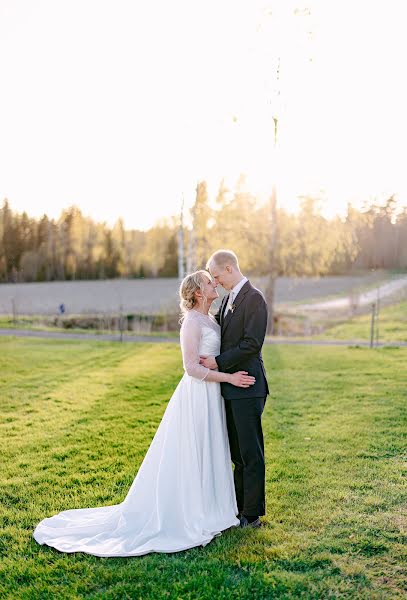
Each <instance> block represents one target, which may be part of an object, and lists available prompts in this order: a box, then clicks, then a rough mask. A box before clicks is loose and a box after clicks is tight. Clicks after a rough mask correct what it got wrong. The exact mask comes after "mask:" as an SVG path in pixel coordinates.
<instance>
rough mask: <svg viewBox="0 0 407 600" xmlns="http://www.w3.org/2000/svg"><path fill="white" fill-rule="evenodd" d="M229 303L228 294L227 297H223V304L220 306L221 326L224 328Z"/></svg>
mask: <svg viewBox="0 0 407 600" xmlns="http://www.w3.org/2000/svg"><path fill="white" fill-rule="evenodd" d="M228 302H229V294H226V296H223V298H222V302H221V305H220V326H221V327H223V323H224V322H225V310H226V306H227V304H228Z"/></svg>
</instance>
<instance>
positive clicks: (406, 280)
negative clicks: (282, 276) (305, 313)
mask: <svg viewBox="0 0 407 600" xmlns="http://www.w3.org/2000/svg"><path fill="white" fill-rule="evenodd" d="M404 288H407V276H406V277H400V278H398V279H395V280H393V281H389V282H388V283H383V284H382V285H380V286H379V287H378V288H373V289H371V290H368V291H366V292H361V293H360V294H359V295H357V304H358V306H366V305H368V304H372V303H373V302H376V301H377V296H378V295H379V298H385V297H386V296H391V295H392V294H395V293H396V292H399V291H401V290H402V289H404ZM354 299H355V298H352V300H354ZM350 302H351V298H350V297H349V296H346V297H343V298H336V299H333V300H326V301H324V302H315V303H310V304H301V305H300V306H299V308H300V309H303V310H335V309H336V310H338V309H344V308H349V305H350Z"/></svg>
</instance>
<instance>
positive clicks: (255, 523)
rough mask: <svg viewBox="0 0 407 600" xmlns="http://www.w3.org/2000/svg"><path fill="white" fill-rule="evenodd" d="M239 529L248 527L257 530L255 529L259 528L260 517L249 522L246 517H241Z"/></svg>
mask: <svg viewBox="0 0 407 600" xmlns="http://www.w3.org/2000/svg"><path fill="white" fill-rule="evenodd" d="M240 527H250V528H252V529H257V527H261V521H260V517H257V518H255V519H254V520H252V519H250V521H248V519H247V517H245V516H244V515H242V516H241V518H240Z"/></svg>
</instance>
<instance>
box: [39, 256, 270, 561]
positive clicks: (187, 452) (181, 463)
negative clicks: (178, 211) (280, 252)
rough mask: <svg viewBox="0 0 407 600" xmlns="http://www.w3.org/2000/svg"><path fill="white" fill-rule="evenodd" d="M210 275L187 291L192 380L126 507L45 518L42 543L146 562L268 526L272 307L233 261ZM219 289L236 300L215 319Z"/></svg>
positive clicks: (218, 260)
mask: <svg viewBox="0 0 407 600" xmlns="http://www.w3.org/2000/svg"><path fill="white" fill-rule="evenodd" d="M207 269H208V271H196V272H195V273H192V274H190V275H187V276H186V277H185V279H184V280H183V282H182V283H181V287H180V300H181V302H180V306H181V310H182V313H183V318H182V325H181V350H182V358H183V364H184V369H185V373H184V376H183V377H182V379H181V381H180V382H179V384H178V386H177V388H176V389H175V392H174V394H173V395H172V397H171V399H170V401H169V403H168V406H167V408H166V411H165V413H164V416H163V418H162V421H161V423H160V425H159V427H158V429H157V432H156V434H155V436H154V439H153V441H152V442H151V445H150V447H149V449H148V451H147V454H146V456H145V457H144V460H143V463H142V465H141V466H140V469H139V471H138V473H137V475H136V478H135V479H134V481H133V483H132V485H131V487H130V490H129V491H128V493H127V496H126V498H125V499H124V500H123V502H122V503H120V504H116V505H112V506H105V507H98V508H83V509H74V510H65V511H63V512H61V513H59V514H57V515H55V516H53V517H51V518H47V519H44V520H43V521H41V522H40V523H39V524H38V525H37V527H36V529H35V531H34V538H35V539H36V541H37V542H38V543H39V544H47V545H49V546H52V547H54V548H56V549H57V550H60V551H61V552H86V553H88V554H93V555H95V556H116V557H117V556H140V555H143V554H148V553H149V552H179V551H181V550H186V549H187V548H193V547H195V546H200V545H202V546H204V545H206V544H207V543H209V542H210V541H211V540H212V539H213V538H214V537H215V536H217V535H220V533H221V532H222V531H224V530H226V529H228V528H230V527H234V526H240V527H250V528H257V527H259V526H260V525H261V521H260V517H261V516H262V515H264V514H265V465H264V444H263V432H262V427H261V415H262V412H263V409H264V404H265V401H266V397H267V394H268V386H267V380H266V374H265V370H264V365H263V361H262V357H261V348H262V345H263V342H264V337H265V332H266V327H267V306H266V302H265V300H264V298H263V295H262V294H261V292H260V291H259V290H257V289H256V288H254V287H253V286H252V285H251V283H250V282H249V281H248V280H247V278H246V277H244V276H243V275H242V273H241V272H240V268H239V264H238V260H237V257H236V255H235V254H234V253H233V252H231V251H229V250H219V251H217V252H215V253H214V254H213V255H212V256H211V258H210V259H209V261H208V263H207ZM218 284H220V285H222V286H223V287H224V288H225V289H226V290H227V291H228V292H229V293H228V294H227V295H226V296H225V297H224V298H223V301H222V303H221V306H220V309H219V311H218V313H217V314H216V317H213V316H212V315H211V314H209V308H210V306H211V304H212V302H213V301H214V300H215V299H216V298H217V297H218V293H217V289H216V288H217V285H218ZM232 462H233V464H234V471H232Z"/></svg>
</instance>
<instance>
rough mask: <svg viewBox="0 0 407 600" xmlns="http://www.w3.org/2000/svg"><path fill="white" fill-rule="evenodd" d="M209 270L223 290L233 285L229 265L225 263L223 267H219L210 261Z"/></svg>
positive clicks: (229, 288)
mask: <svg viewBox="0 0 407 600" xmlns="http://www.w3.org/2000/svg"><path fill="white" fill-rule="evenodd" d="M209 272H210V274H211V275H212V278H213V280H214V282H215V283H216V285H218V284H220V285H221V286H222V287H223V288H225V290H231V289H232V287H233V284H232V280H233V273H232V269H231V267H229V266H228V265H225V266H224V267H219V266H218V265H217V264H215V263H211V264H210V265H209Z"/></svg>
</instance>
